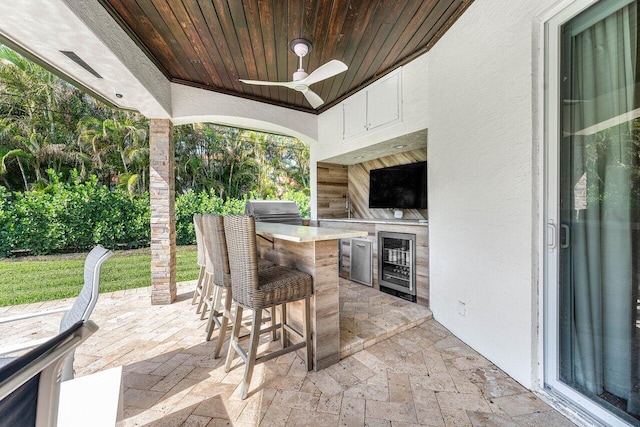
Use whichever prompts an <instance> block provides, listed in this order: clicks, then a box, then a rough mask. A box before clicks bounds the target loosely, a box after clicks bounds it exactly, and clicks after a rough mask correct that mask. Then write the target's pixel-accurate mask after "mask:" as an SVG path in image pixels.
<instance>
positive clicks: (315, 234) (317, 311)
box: [256, 222, 367, 371]
mask: <svg viewBox="0 0 640 427" xmlns="http://www.w3.org/2000/svg"><path fill="white" fill-rule="evenodd" d="M256 234H257V235H258V237H257V243H258V250H259V252H260V256H261V257H263V258H265V259H268V260H270V261H273V262H275V263H276V264H279V265H284V266H287V267H293V268H297V269H298V270H300V271H304V272H306V273H309V274H310V275H311V276H312V277H313V298H311V334H312V343H313V348H312V360H313V369H314V370H316V371H319V370H320V369H324V368H326V367H327V366H330V365H333V364H334V363H337V362H339V361H340V316H339V313H338V311H339V307H340V301H339V293H340V292H339V279H338V244H339V240H340V239H349V238H352V237H366V236H367V232H366V231H351V230H341V229H333V228H324V227H322V228H320V227H307V226H298V225H289V224H274V223H266V222H256ZM303 313H304V302H302V301H298V302H296V303H293V304H289V305H288V307H287V319H288V322H291V323H292V324H293V325H294V327H295V328H296V329H298V330H302V319H303V317H302V316H303Z"/></svg>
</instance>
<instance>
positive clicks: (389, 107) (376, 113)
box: [342, 69, 402, 139]
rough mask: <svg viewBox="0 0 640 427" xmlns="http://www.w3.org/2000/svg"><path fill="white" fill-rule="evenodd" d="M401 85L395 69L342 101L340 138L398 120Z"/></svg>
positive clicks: (400, 117)
mask: <svg viewBox="0 0 640 427" xmlns="http://www.w3.org/2000/svg"><path fill="white" fill-rule="evenodd" d="M400 85H401V81H400V69H398V70H396V71H393V72H392V73H389V74H388V75H386V76H384V77H383V78H382V79H380V80H378V81H377V82H375V83H373V84H372V85H370V86H369V87H367V88H366V89H363V90H361V91H360V92H357V93H356V94H354V95H352V96H351V97H349V98H348V99H347V100H345V101H344V102H343V103H342V108H343V139H349V138H353V137H356V136H359V135H361V134H364V133H365V132H368V131H371V130H374V129H377V128H380V127H383V126H386V125H391V124H393V123H397V122H399V121H401V119H402V112H401V107H402V100H401V93H402V91H401V88H400Z"/></svg>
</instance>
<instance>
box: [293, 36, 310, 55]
mask: <svg viewBox="0 0 640 427" xmlns="http://www.w3.org/2000/svg"><path fill="white" fill-rule="evenodd" d="M289 46H290V47H291V51H292V52H293V53H295V54H296V55H297V56H299V57H303V56H306V55H307V54H308V53H309V52H311V42H310V41H309V40H307V39H293V40H291V43H290V44H289Z"/></svg>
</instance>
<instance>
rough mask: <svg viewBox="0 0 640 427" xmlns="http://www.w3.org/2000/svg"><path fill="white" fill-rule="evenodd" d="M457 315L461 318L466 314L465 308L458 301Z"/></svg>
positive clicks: (463, 304) (464, 305)
mask: <svg viewBox="0 0 640 427" xmlns="http://www.w3.org/2000/svg"><path fill="white" fill-rule="evenodd" d="M458 314H459V315H460V316H462V317H464V315H465V314H467V306H466V304H465V303H463V302H462V301H458Z"/></svg>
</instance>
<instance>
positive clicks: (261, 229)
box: [256, 222, 368, 243]
mask: <svg viewBox="0 0 640 427" xmlns="http://www.w3.org/2000/svg"><path fill="white" fill-rule="evenodd" d="M256 234H258V235H260V236H262V237H266V238H269V239H282V240H287V241H289V242H299V243H301V242H317V241H322V240H336V239H349V238H351V237H366V236H367V234H368V233H367V232H366V231H358V230H344V229H339V228H326V227H308V226H304V225H290V224H275V223H269V222H256Z"/></svg>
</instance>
